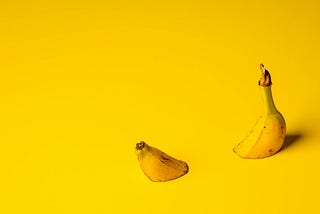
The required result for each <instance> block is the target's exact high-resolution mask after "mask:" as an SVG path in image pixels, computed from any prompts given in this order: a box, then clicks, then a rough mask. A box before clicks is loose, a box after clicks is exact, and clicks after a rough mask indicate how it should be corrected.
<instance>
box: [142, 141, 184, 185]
mask: <svg viewBox="0 0 320 214" xmlns="http://www.w3.org/2000/svg"><path fill="white" fill-rule="evenodd" d="M136 152H137V156H138V160H139V163H140V167H141V169H142V171H143V172H144V174H145V175H146V176H147V177H148V178H149V179H150V180H151V181H155V182H164V181H170V180H174V179H177V178H179V177H181V176H183V175H185V174H187V173H188V171H189V167H188V164H187V163H186V162H184V161H182V160H178V159H175V158H173V157H171V156H169V155H168V154H166V153H164V152H162V151H160V150H159V149H157V148H155V147H152V146H149V145H148V144H146V143H145V142H143V141H141V142H140V143H137V144H136Z"/></svg>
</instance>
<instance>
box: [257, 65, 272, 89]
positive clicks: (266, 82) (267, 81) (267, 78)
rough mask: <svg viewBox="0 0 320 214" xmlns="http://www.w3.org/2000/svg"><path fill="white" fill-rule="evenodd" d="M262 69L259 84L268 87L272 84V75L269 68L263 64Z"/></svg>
mask: <svg viewBox="0 0 320 214" xmlns="http://www.w3.org/2000/svg"><path fill="white" fill-rule="evenodd" d="M260 70H261V78H260V80H259V82H258V84H259V85H260V86H262V87H268V86H270V85H272V82H271V75H270V73H269V71H267V69H266V68H265V67H264V65H263V64H260Z"/></svg>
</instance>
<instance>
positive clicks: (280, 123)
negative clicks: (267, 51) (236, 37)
mask: <svg viewBox="0 0 320 214" xmlns="http://www.w3.org/2000/svg"><path fill="white" fill-rule="evenodd" d="M260 70H261V78H260V80H259V86H260V90H261V94H262V99H263V103H264V111H263V114H262V115H261V116H260V118H259V119H258V121H257V123H256V124H255V126H254V127H253V129H252V130H251V131H250V133H249V135H248V136H247V137H246V138H245V139H244V140H243V141H242V142H240V143H239V144H238V145H237V146H236V147H235V148H234V149H233V151H234V152H235V153H236V154H238V155H239V156H240V157H242V158H255V159H257V158H265V157H269V156H271V155H273V154H275V153H277V152H278V151H279V150H280V149H281V146H282V144H283V142H284V138H285V135H286V123H285V120H284V118H283V116H282V115H281V113H280V112H279V111H278V110H277V109H276V107H275V105H274V102H273V98H272V93H271V84H272V83H271V76H270V73H269V72H268V71H267V70H266V69H265V67H264V66H263V64H261V65H260Z"/></svg>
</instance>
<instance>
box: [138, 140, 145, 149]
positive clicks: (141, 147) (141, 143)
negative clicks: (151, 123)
mask: <svg viewBox="0 0 320 214" xmlns="http://www.w3.org/2000/svg"><path fill="white" fill-rule="evenodd" d="M144 146H145V142H143V141H141V142H140V143H137V144H136V150H142V149H143V148H144Z"/></svg>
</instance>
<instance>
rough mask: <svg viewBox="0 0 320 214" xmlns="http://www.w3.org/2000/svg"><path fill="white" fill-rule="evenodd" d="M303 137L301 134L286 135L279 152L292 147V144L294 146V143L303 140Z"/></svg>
mask: <svg viewBox="0 0 320 214" xmlns="http://www.w3.org/2000/svg"><path fill="white" fill-rule="evenodd" d="M303 136H304V135H303V134H301V133H294V134H287V135H286V138H285V139H284V142H283V145H282V148H281V150H284V149H286V148H288V147H290V146H292V145H293V144H295V143H296V142H298V141H299V140H301V139H302V138H303Z"/></svg>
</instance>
